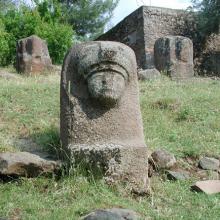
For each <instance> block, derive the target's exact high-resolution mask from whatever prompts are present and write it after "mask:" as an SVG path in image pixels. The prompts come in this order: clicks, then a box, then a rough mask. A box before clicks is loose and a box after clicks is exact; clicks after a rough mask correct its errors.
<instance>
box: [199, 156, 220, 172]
mask: <svg viewBox="0 0 220 220" xmlns="http://www.w3.org/2000/svg"><path fill="white" fill-rule="evenodd" d="M219 166H220V162H219V160H217V159H215V158H211V157H203V158H202V159H201V160H200V161H199V167H200V168H202V169H203V170H218V169H219Z"/></svg>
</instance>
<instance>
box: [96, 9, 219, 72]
mask: <svg viewBox="0 0 220 220" xmlns="http://www.w3.org/2000/svg"><path fill="white" fill-rule="evenodd" d="M195 30H196V22H195V14H192V13H188V12H186V11H183V10H176V9H169V8H160V7H149V6H142V7H140V8H138V9H137V10H136V11H134V12H133V13H132V14H130V15H128V16H127V17H126V18H125V19H124V20H122V21H121V22H120V23H119V24H117V25H116V26H115V27H114V28H112V29H111V30H109V31H108V32H107V33H105V34H103V35H102V36H100V37H99V38H98V39H97V40H111V41H119V42H122V43H124V44H127V45H128V46H130V47H131V48H132V49H133V50H134V51H135V54H136V57H137V64H138V67H139V68H142V69H151V68H154V66H155V65H154V43H155V41H156V40H157V39H158V38H160V37H164V36H167V35H180V36H185V37H189V38H190V39H191V40H192V41H193V44H194V63H195V66H196V70H197V72H198V73H199V74H207V75H218V76H220V64H219V63H220V62H219V60H220V35H213V36H211V37H210V38H209V39H208V41H207V42H206V45H202V46H201V42H200V41H198V39H197V38H195V37H196V35H195ZM201 48H202V50H201ZM203 48H205V49H203Z"/></svg>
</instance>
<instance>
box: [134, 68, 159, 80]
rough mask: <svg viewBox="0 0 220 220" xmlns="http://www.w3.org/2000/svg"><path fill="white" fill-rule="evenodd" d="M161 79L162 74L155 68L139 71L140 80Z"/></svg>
mask: <svg viewBox="0 0 220 220" xmlns="http://www.w3.org/2000/svg"><path fill="white" fill-rule="evenodd" d="M160 77H161V74H160V72H159V71H158V70H157V69H155V68H153V69H145V70H139V71H138V79H139V80H142V81H145V80H148V81H149V80H155V79H159V78H160Z"/></svg>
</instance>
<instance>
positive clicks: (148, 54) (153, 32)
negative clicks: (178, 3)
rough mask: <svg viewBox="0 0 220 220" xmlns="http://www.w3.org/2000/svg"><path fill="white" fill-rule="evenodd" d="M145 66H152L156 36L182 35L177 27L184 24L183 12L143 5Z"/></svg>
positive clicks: (145, 67)
mask: <svg viewBox="0 0 220 220" xmlns="http://www.w3.org/2000/svg"><path fill="white" fill-rule="evenodd" d="M143 17H144V26H143V30H144V42H145V44H144V46H145V66H142V68H143V69H149V68H154V44H155V41H156V40H157V39H158V38H161V37H164V36H167V35H182V34H181V29H179V28H178V27H179V26H181V24H184V12H183V11H182V10H174V9H168V8H159V7H147V6H144V7H143Z"/></svg>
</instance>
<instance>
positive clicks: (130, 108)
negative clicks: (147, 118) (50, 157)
mask: <svg viewBox="0 0 220 220" xmlns="http://www.w3.org/2000/svg"><path fill="white" fill-rule="evenodd" d="M60 120H61V122H60V127H61V131H60V135H61V141H62V146H63V150H64V151H63V152H64V155H66V158H68V159H70V162H71V163H73V164H72V165H73V166H74V167H77V166H83V167H84V168H86V169H88V170H92V171H93V172H98V173H99V174H101V176H103V177H104V178H105V180H106V181H107V182H108V183H114V182H117V181H124V182H126V183H128V184H129V186H130V187H131V188H132V189H133V190H138V191H139V192H140V191H142V190H146V189H147V188H146V187H147V161H148V158H147V148H146V145H145V142H144V134H143V125H142V119H141V112H140V106H139V91H138V80H137V65H136V59H135V54H134V52H133V50H132V49H131V48H129V47H128V46H126V45H124V44H121V43H117V42H109V41H105V42H104V41H103V42H102V41H97V42H88V43H83V44H78V45H75V46H74V47H73V48H72V49H71V50H70V51H69V53H68V54H67V55H66V58H65V60H64V63H63V69H62V74H61V119H60Z"/></svg>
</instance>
